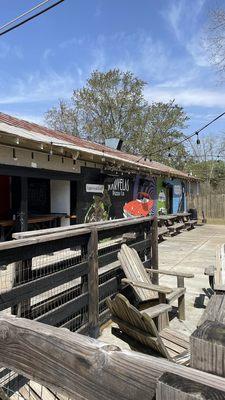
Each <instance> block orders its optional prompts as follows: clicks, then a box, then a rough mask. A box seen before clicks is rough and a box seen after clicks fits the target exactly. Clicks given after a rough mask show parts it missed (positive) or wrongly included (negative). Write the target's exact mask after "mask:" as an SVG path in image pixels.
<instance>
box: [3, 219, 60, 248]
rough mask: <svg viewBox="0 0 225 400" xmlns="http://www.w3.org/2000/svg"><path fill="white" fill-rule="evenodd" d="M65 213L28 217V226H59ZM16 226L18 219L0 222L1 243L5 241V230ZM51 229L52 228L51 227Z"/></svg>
mask: <svg viewBox="0 0 225 400" xmlns="http://www.w3.org/2000/svg"><path fill="white" fill-rule="evenodd" d="M65 216H66V213H51V214H44V215H31V216H29V217H28V225H36V224H42V223H46V222H48V223H50V224H51V225H52V224H54V227H57V226H60V220H61V218H62V217H65ZM17 224H18V219H16V220H13V219H5V220H0V241H1V242H3V241H4V240H5V229H6V228H13V227H15V226H16V225H17ZM51 227H53V226H51Z"/></svg>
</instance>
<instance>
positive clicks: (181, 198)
mask: <svg viewBox="0 0 225 400" xmlns="http://www.w3.org/2000/svg"><path fill="white" fill-rule="evenodd" d="M89 186H90V188H89ZM100 186H101V185H97V184H92V185H87V187H88V188H89V189H90V190H91V191H92V190H93V191H94V190H96V191H97V190H100V189H99V188H100ZM101 187H102V190H103V188H104V191H103V193H102V194H101V193H100V194H99V193H96V194H94V195H93V197H92V199H93V200H92V203H91V205H90V206H89V208H88V210H87V213H86V216H85V222H94V221H105V220H108V219H115V218H123V217H140V216H143V217H145V216H148V215H152V216H154V215H156V214H157V213H158V214H167V213H177V212H180V211H184V210H185V209H186V202H185V187H184V184H183V182H182V181H181V180H179V179H166V180H165V179H163V178H156V177H149V178H146V177H145V178H143V177H142V176H140V175H138V176H136V177H135V178H131V177H124V176H121V177H120V176H116V177H115V176H106V177H105V179H104V182H103V184H102V186H101ZM89 189H88V190H89Z"/></svg>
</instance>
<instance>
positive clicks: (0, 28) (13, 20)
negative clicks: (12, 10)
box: [0, 0, 51, 31]
mask: <svg viewBox="0 0 225 400" xmlns="http://www.w3.org/2000/svg"><path fill="white" fill-rule="evenodd" d="M49 1H51V0H44V1H42V2H41V3H39V4H37V5H36V6H35V7H33V8H30V10H28V11H26V12H24V13H23V14H20V15H18V17H16V18H14V19H12V20H11V21H9V22H7V23H6V24H4V25H2V26H1V27H0V30H1V31H2V29H4V28H6V27H7V26H9V25H12V24H13V23H14V22H16V21H18V20H19V19H21V18H22V17H25V15H27V14H30V13H31V12H32V11H34V10H36V9H37V8H40V7H42V6H43V5H44V4H46V3H49Z"/></svg>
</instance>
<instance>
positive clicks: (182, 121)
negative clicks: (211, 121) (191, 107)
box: [140, 100, 188, 167]
mask: <svg viewBox="0 0 225 400" xmlns="http://www.w3.org/2000/svg"><path fill="white" fill-rule="evenodd" d="M146 120H147V123H146V127H145V135H144V136H143V138H142V140H140V144H141V147H140V150H141V153H142V154H146V155H147V156H148V157H150V158H152V159H153V160H157V161H161V162H167V163H168V162H170V163H171V164H173V165H174V166H178V165H179V164H180V167H183V164H184V161H185V157H187V156H188V154H187V151H186V149H185V147H184V145H183V144H179V142H180V141H181V140H182V139H184V134H183V131H182V130H183V129H184V128H185V127H186V126H187V121H188V117H187V115H186V113H185V112H184V110H183V108H182V107H180V106H178V105H177V104H175V101H174V100H171V101H169V102H168V103H162V102H158V103H153V104H151V105H148V110H147V119H146ZM140 139H141V138H140Z"/></svg>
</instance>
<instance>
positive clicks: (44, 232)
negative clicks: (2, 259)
mask: <svg viewBox="0 0 225 400" xmlns="http://www.w3.org/2000/svg"><path fill="white" fill-rule="evenodd" d="M143 219H144V220H145V221H151V220H152V219H153V217H135V218H132V217H130V218H118V219H113V220H108V221H98V222H89V223H85V224H77V225H70V226H60V227H58V228H49V229H39V230H35V231H28V232H16V233H13V235H12V237H13V239H16V240H18V239H25V238H30V237H35V236H42V235H49V234H52V233H56V232H68V231H76V230H79V229H81V228H92V227H96V228H97V229H99V228H100V227H101V226H107V225H110V224H114V223H117V224H118V223H120V222H121V223H122V224H123V223H124V222H125V221H137V220H143Z"/></svg>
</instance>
